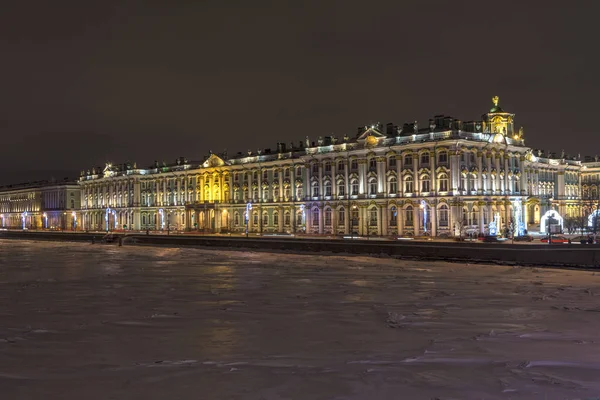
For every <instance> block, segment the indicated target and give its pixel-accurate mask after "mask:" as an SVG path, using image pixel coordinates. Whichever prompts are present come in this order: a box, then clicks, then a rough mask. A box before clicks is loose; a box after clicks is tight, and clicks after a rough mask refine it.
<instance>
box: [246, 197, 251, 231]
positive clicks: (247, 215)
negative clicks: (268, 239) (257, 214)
mask: <svg viewBox="0 0 600 400" xmlns="http://www.w3.org/2000/svg"><path fill="white" fill-rule="evenodd" d="M250 210H252V202H251V201H249V202H248V203H246V213H245V218H246V237H248V221H249V220H250Z"/></svg>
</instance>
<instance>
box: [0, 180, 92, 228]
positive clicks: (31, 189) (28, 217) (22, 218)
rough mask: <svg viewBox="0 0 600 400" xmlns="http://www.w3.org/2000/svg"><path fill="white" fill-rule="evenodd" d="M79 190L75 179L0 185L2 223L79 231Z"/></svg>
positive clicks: (3, 224)
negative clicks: (58, 181) (57, 181)
mask: <svg viewBox="0 0 600 400" xmlns="http://www.w3.org/2000/svg"><path fill="white" fill-rule="evenodd" d="M80 193H81V191H80V188H79V186H78V185H77V184H76V183H74V182H64V183H53V182H46V181H44V182H31V183H25V184H17V185H8V186H3V187H0V226H1V227H2V228H5V229H56V230H80V229H81V227H80V226H79V224H78V218H79V215H80V214H79V209H80V206H81V204H80Z"/></svg>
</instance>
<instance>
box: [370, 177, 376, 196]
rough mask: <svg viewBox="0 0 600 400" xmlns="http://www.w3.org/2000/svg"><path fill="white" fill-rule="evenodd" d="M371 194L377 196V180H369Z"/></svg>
mask: <svg viewBox="0 0 600 400" xmlns="http://www.w3.org/2000/svg"><path fill="white" fill-rule="evenodd" d="M369 194H371V195H375V194H377V180H376V179H375V178H371V179H369Z"/></svg>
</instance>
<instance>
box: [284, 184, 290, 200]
mask: <svg viewBox="0 0 600 400" xmlns="http://www.w3.org/2000/svg"><path fill="white" fill-rule="evenodd" d="M283 197H284V198H285V201H288V200H289V198H290V187H289V186H286V187H285V188H284V189H283Z"/></svg>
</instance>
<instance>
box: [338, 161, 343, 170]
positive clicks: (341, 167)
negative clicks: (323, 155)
mask: <svg viewBox="0 0 600 400" xmlns="http://www.w3.org/2000/svg"><path fill="white" fill-rule="evenodd" d="M337 168H338V171H340V172H341V171H343V170H344V162H343V161H338V164H337Z"/></svg>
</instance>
